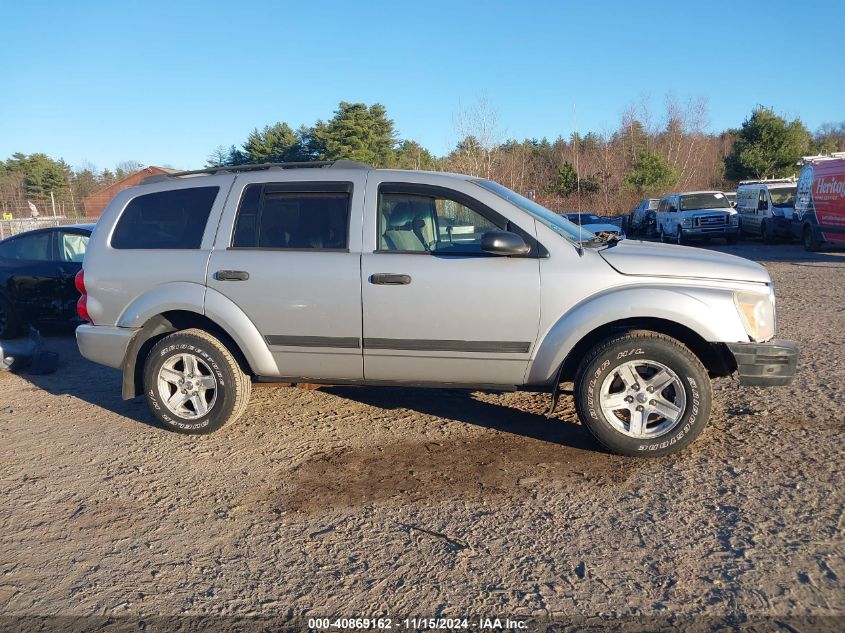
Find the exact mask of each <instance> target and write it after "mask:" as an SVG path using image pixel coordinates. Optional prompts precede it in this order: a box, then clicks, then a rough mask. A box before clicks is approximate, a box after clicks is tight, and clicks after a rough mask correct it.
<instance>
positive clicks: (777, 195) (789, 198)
mask: <svg viewBox="0 0 845 633" xmlns="http://www.w3.org/2000/svg"><path fill="white" fill-rule="evenodd" d="M796 189H797V187H778V188H777V189H769V196H771V198H772V204H773V205H774V206H776V207H791V206H793V205H794V204H795V190H796Z"/></svg>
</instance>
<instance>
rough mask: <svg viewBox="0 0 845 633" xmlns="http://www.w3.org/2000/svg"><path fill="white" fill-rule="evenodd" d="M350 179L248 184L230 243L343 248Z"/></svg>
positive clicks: (280, 246) (290, 247) (322, 248)
mask: <svg viewBox="0 0 845 633" xmlns="http://www.w3.org/2000/svg"><path fill="white" fill-rule="evenodd" d="M351 197H352V185H351V183H330V182H318V183H268V184H255V185H248V186H247V187H246V188H245V189H244V192H243V195H242V197H241V203H240V205H239V207H238V217H237V220H236V221H235V230H234V234H233V236H232V247H233V248H261V249H289V250H311V249H319V250H346V249H347V248H348V238H349V203H350V200H351Z"/></svg>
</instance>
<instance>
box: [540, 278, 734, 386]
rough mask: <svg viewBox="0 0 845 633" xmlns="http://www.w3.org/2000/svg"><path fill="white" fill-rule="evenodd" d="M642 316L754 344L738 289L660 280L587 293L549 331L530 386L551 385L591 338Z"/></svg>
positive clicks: (714, 337) (708, 335)
mask: <svg viewBox="0 0 845 633" xmlns="http://www.w3.org/2000/svg"><path fill="white" fill-rule="evenodd" d="M637 318H642V319H652V320H653V319H661V320H664V321H669V322H672V323H676V324H678V325H682V326H684V327H686V328H687V329H689V330H692V331H693V332H695V333H696V334H697V335H698V336H700V337H701V338H702V339H704V340H705V341H708V342H745V343H747V342H748V334H747V333H746V331H745V326H744V325H743V324H742V321H741V319H740V317H739V313H738V312H737V310H736V307H735V306H734V303H733V291H732V290H729V289H716V288H702V287H696V286H681V287H678V286H672V287H668V286H665V285H657V284H653V285H652V284H648V285H637V286H635V287H627V288H618V289H610V290H606V291H603V292H601V293H599V294H597V295H592V296H590V297H587V298H586V299H584V300H583V301H581V302H580V303H578V304H577V305H575V306H574V307H573V308H572V309H571V310H569V311H568V312H566V313H565V314H563V315H562V316H561V317H560V318H559V319H558V320H557V321H556V322H555V323H554V324H553V325H552V326H551V327H550V328H549V329H548V330H547V331H546V333H545V334H544V335H543V336H542V337H541V339H540V343H539V344H538V345H537V346H536V348H535V353H534V355H533V357H532V359H531V361H530V363H529V365H528V369H527V371H526V380H525V382H526V384H529V385H548V384H550V383H551V382H553V381H554V378H555V375H556V373H557V371H558V369H559V368H560V367H561V365H562V364H563V362H564V360H566V358H567V356H568V355H569V353H570V352H571V351H572V350H573V348H574V347H575V346H576V345H577V344H578V343H579V342H580V341H581V340H582V339H583V338H584V337H585V336H587V335H588V334H590V333H591V332H593V331H594V330H596V329H598V328H600V327H602V326H605V325H609V324H611V323H614V322H617V321H625V320H629V319H637Z"/></svg>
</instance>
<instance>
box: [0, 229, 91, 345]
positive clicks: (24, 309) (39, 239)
mask: <svg viewBox="0 0 845 633" xmlns="http://www.w3.org/2000/svg"><path fill="white" fill-rule="evenodd" d="M93 228H94V225H93V224H77V225H70V226H60V227H51V228H46V229H36V230H34V231H27V232H25V233H19V234H18V235H14V236H12V237H9V238H6V239H5V240H2V241H0V339H4V338H13V337H14V336H16V335H17V334H19V333H20V332H22V331H23V330H24V328H25V326H27V325H28V324H30V323H46V322H72V321H76V322H78V319H77V314H76V302H77V299H79V292H78V291H77V290H76V288H75V287H74V278H75V276H76V273H77V272H79V270H80V269H81V268H82V258H83V257H84V256H85V249H86V247H87V245H88V239H89V237H90V235H91V231H92V230H93Z"/></svg>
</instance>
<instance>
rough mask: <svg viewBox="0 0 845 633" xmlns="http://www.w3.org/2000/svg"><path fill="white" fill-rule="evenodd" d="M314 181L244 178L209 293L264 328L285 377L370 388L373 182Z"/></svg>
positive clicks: (357, 178) (221, 235) (220, 240)
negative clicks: (366, 306) (366, 261)
mask: <svg viewBox="0 0 845 633" xmlns="http://www.w3.org/2000/svg"><path fill="white" fill-rule="evenodd" d="M302 171H307V172H310V171H311V170H302ZM309 175H310V174H303V178H302V180H297V181H296V182H272V181H270V182H267V175H266V174H246V175H239V176H238V178H237V180H236V182H235V185H234V187H233V189H232V193H231V194H230V200H231V201H234V202H230V203H229V204H228V206H227V209H226V212H225V214H224V217H223V220H222V222H221V226H220V230H219V231H218V237H217V241H216V243H215V248H214V251H213V252H212V254H211V258H210V261H209V267H208V280H207V283H208V287H209V288H211V289H213V290H215V291H218V292H220V293H222V294H223V295H225V296H226V297H228V298H229V299H231V300H232V301H233V302H234V303H235V305H237V306H238V307H239V308H240V309H241V310H243V311H244V313H246V315H247V316H248V317H249V318H250V320H251V321H252V322H253V323H254V324H255V326H256V328H257V329H258V331H259V332H260V333H261V335H262V337H263V338H264V341H265V343H266V344H267V346H268V347H269V349H270V351H271V353H272V354H273V358H274V360H275V361H276V365H277V366H278V368H279V372H278V375H277V377H290V378H305V379H308V378H313V379H319V380H323V379H334V380H353V381H354V380H358V381H360V380H361V379H362V378H363V376H364V370H363V360H362V356H361V270H360V248H361V247H360V240H361V211H360V210H361V206H362V204H363V188H364V183H365V181H366V172H364V171H363V170H361V173H360V174H355V175H354V176H352V177H349V178H345V177H344V178H338V180H337V182H324V181H317V180H309V179H308V177H309ZM353 210H355V212H354V213H353Z"/></svg>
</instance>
